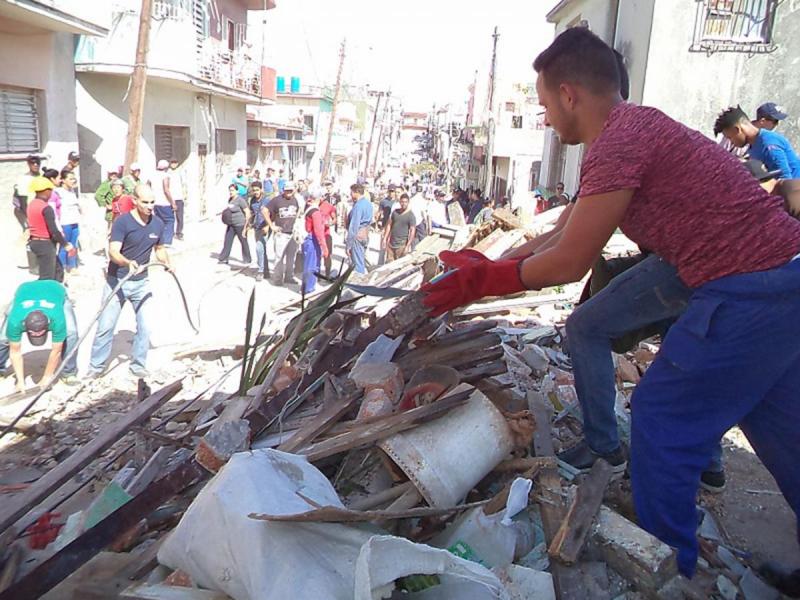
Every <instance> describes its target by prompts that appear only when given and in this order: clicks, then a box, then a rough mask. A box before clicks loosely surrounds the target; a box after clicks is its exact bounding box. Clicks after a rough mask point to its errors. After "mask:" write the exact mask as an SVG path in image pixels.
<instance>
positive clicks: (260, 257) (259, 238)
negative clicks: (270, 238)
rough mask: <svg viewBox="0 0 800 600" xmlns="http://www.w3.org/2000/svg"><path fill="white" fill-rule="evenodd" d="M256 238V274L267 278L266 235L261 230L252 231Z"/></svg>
mask: <svg viewBox="0 0 800 600" xmlns="http://www.w3.org/2000/svg"><path fill="white" fill-rule="evenodd" d="M254 232H255V237H256V262H257V263H258V272H259V273H261V274H262V275H264V277H268V276H269V259H268V258H267V234H266V233H264V232H263V231H262V230H261V229H258V228H256V229H255V230H254Z"/></svg>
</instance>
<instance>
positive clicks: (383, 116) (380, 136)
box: [367, 90, 392, 175]
mask: <svg viewBox="0 0 800 600" xmlns="http://www.w3.org/2000/svg"><path fill="white" fill-rule="evenodd" d="M381 93H383V92H381ZM391 95H392V91H391V90H389V91H388V92H386V102H385V103H384V104H383V112H382V113H381V129H380V131H379V132H378V147H377V148H376V149H375V158H374V159H373V162H372V174H373V175H375V173H377V169H378V155H379V154H380V152H381V148H383V128H384V125H386V109H387V108H388V107H389V98H390V97H391ZM379 98H380V97H379ZM377 115H378V113H377V111H376V112H375V116H377ZM373 128H374V123H373ZM370 137H372V136H370ZM367 160H369V152H367Z"/></svg>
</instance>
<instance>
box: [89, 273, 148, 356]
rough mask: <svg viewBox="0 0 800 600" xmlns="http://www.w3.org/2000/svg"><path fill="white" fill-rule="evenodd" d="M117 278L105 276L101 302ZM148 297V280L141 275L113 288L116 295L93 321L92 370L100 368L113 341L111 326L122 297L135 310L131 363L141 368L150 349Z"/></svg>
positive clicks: (120, 310) (112, 328) (116, 282)
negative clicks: (95, 323)
mask: <svg viewBox="0 0 800 600" xmlns="http://www.w3.org/2000/svg"><path fill="white" fill-rule="evenodd" d="M118 283H119V280H118V279H117V278H116V277H108V276H107V277H106V285H105V288H104V289H103V300H102V301H103V302H105V300H106V298H108V297H109V295H111V292H112V290H113V289H114V288H115V287H116V286H117V284H118ZM152 297H153V294H152V292H151V291H150V281H149V280H148V279H147V277H145V278H144V279H139V280H136V281H126V282H125V283H124V284H123V285H122V287H121V288H120V289H119V290H118V291H117V294H116V298H115V299H113V300H111V302H109V303H108V305H107V306H106V307H105V309H103V312H102V314H101V315H100V319H99V320H98V321H97V332H96V333H95V336H94V343H93V344H92V358H91V360H90V361H89V367H90V369H91V370H92V371H94V372H102V371H103V370H105V368H106V363H107V362H108V358H109V356H110V355H111V345H112V344H113V342H114V329H115V328H116V326H117V321H118V320H119V314H120V312H122V306H123V305H124V304H125V301H126V300H127V301H129V302H130V303H131V305H132V306H133V310H134V311H135V312H136V335H135V336H134V338H133V351H132V354H131V367H137V368H139V369H145V368H146V364H147V351H148V350H149V349H150V327H149V318H148V317H149V313H150V311H151V310H152V304H153V303H152V301H151V300H152Z"/></svg>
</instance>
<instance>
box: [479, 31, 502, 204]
mask: <svg viewBox="0 0 800 600" xmlns="http://www.w3.org/2000/svg"><path fill="white" fill-rule="evenodd" d="M492 38H494V42H493V43H492V68H491V70H490V71H489V94H488V98H487V100H488V104H489V106H488V110H489V121H488V127H487V131H486V183H485V185H484V189H483V195H484V196H485V197H487V198H488V197H491V195H492V183H493V179H494V177H493V173H492V171H493V169H492V153H493V145H494V92H495V81H496V79H497V40H498V39H499V38H500V34H499V33H498V32H497V25H495V26H494V33H493V34H492Z"/></svg>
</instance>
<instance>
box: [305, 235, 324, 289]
mask: <svg viewBox="0 0 800 600" xmlns="http://www.w3.org/2000/svg"><path fill="white" fill-rule="evenodd" d="M321 263H322V247H321V246H320V245H319V242H318V241H317V240H316V238H315V237H314V236H313V235H309V236H308V237H306V239H305V240H303V291H304V292H305V293H306V294H308V293H310V292H313V291H314V289H315V288H316V287H317V276H316V273H319V267H320V264H321Z"/></svg>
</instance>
